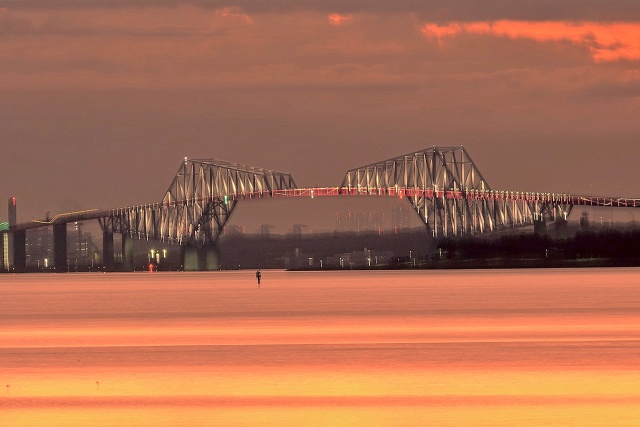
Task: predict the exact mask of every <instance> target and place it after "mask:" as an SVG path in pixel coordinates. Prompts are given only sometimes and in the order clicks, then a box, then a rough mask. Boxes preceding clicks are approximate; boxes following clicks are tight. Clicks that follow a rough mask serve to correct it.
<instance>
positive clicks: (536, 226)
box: [533, 218, 547, 237]
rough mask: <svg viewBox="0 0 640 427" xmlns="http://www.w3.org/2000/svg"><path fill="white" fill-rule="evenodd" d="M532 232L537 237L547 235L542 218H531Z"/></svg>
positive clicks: (545, 225)
mask: <svg viewBox="0 0 640 427" xmlns="http://www.w3.org/2000/svg"><path fill="white" fill-rule="evenodd" d="M533 233H534V234H535V235H536V236H539V237H543V236H546V235H547V224H546V222H545V220H544V218H540V219H534V220H533Z"/></svg>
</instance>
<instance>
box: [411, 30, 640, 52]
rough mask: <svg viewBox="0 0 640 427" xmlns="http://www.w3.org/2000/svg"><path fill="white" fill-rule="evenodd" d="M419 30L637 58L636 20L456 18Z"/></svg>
mask: <svg viewBox="0 0 640 427" xmlns="http://www.w3.org/2000/svg"><path fill="white" fill-rule="evenodd" d="M422 34H424V35H425V36H427V37H434V38H436V39H438V40H439V41H440V42H444V41H446V40H447V39H451V38H454V37H457V36H460V35H464V34H466V35H487V36H494V37H506V38H510V39H529V40H533V41H537V42H541V43H547V42H555V43H570V44H573V45H575V46H578V47H581V48H584V49H587V50H588V51H589V53H590V54H591V56H592V58H593V60H594V61H596V62H603V61H618V60H638V59H640V24H635V23H631V24H630V23H606V24H605V23H596V22H527V21H507V20H500V21H495V22H457V23H449V24H446V25H439V24H432V23H428V24H425V25H424V26H423V27H422Z"/></svg>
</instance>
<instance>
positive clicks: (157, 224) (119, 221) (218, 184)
mask: <svg viewBox="0 0 640 427" xmlns="http://www.w3.org/2000/svg"><path fill="white" fill-rule="evenodd" d="M293 188H296V184H295V181H294V180H293V178H292V176H291V174H288V173H282V172H276V171H272V170H268V169H262V168H256V167H252V166H245V165H240V164H237V163H230V162H224V161H220V160H214V159H197V160H188V159H185V160H184V162H183V163H182V164H181V165H180V167H179V168H178V171H177V172H176V175H175V177H174V179H173V181H172V182H171V185H170V186H169V188H168V189H167V191H166V193H165V195H164V198H163V199H162V202H161V203H156V204H151V205H142V206H133V207H128V208H122V209H117V210H115V211H114V212H113V214H112V215H110V216H109V217H107V218H104V219H102V220H101V225H102V228H103V229H104V230H110V231H113V232H117V233H128V234H130V235H132V236H137V237H139V238H147V239H149V238H152V239H160V240H164V241H170V242H175V243H179V244H182V243H184V242H192V243H207V242H209V243H212V242H215V241H216V240H217V239H218V236H219V235H220V233H221V232H222V230H223V228H224V226H225V224H226V222H227V221H228V219H229V217H230V215H231V213H232V212H233V210H234V208H235V206H236V204H237V203H238V200H239V199H243V198H254V197H263V196H264V197H269V196H272V195H273V193H274V192H277V191H280V190H288V189H293Z"/></svg>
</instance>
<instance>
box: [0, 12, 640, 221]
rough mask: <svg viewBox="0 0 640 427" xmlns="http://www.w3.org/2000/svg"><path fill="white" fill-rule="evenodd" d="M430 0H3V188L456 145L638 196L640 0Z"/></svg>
mask: <svg viewBox="0 0 640 427" xmlns="http://www.w3.org/2000/svg"><path fill="white" fill-rule="evenodd" d="M169 3H171V2H169ZM424 3H425V4H421V3H420V4H416V2H413V1H409V0H399V1H398V2H392V3H390V2H383V1H377V0H372V1H370V2H365V3H363V2H351V1H337V0H328V1H326V2H321V3H306V2H294V1H288V0H281V1H277V2H268V3H264V2H258V1H256V0H237V1H225V2H220V3H219V4H218V3H216V4H218V5H219V7H218V8H216V7H212V6H211V5H210V4H209V2H204V1H199V0H188V1H184V2H180V3H179V4H180V5H179V6H167V4H168V3H167V2H163V1H157V2H156V1H147V2H144V5H143V6H140V5H141V4H142V3H140V2H135V1H134V2H119V1H118V2H106V1H101V0H94V1H88V2H74V1H62V2H45V1H42V0H24V1H21V2H13V1H7V0H0V92H1V93H0V95H2V96H0V117H2V119H0V120H1V121H2V122H1V123H0V124H1V125H2V129H3V132H2V133H3V144H7V146H11V147H12V148H13V149H15V154H14V156H17V158H21V159H27V158H28V159H29V160H28V162H26V161H25V162H26V163H27V164H28V165H29V168H28V169H27V176H26V178H25V177H24V176H22V175H23V174H24V172H25V163H22V162H20V163H16V162H13V161H11V159H9V158H7V157H6V156H5V157H4V158H3V159H0V168H2V170H3V171H4V174H5V176H4V177H3V179H2V180H0V196H2V197H9V196H10V195H16V196H18V198H19V200H21V205H20V206H21V210H20V212H21V213H23V214H25V215H26V218H24V219H30V218H33V217H39V216H42V214H43V213H44V211H46V210H51V211H54V212H55V211H58V210H66V209H76V208H92V207H94V206H103V207H104V206H113V205H115V206H120V205H122V204H129V203H142V202H145V203H146V202H151V201H155V200H156V199H157V198H159V197H160V196H161V194H163V192H164V190H166V186H167V185H168V183H169V182H170V180H171V178H172V175H173V172H174V170H175V168H176V165H177V163H178V162H179V161H180V159H181V158H183V157H184V156H185V155H186V156H189V157H218V158H221V159H225V160H229V161H235V162H239V163H246V164H254V165H257V166H262V167H268V168H273V169H277V170H283V171H287V172H291V173H292V174H293V175H294V177H295V178H296V181H297V182H298V183H299V184H300V185H316V184H318V185H337V184H338V183H339V182H340V181H341V179H342V176H343V174H344V172H345V171H346V170H347V169H351V168H353V167H357V166H359V165H362V164H367V163H371V162H374V161H377V160H380V159H384V158H389V157H393V156H397V155H400V154H404V153H406V152H410V151H414V150H419V149H422V148H425V147H428V146H431V145H445V146H447V145H460V144H462V145H465V147H467V149H468V151H469V152H470V154H471V155H472V156H473V158H474V160H475V161H476V163H477V164H478V167H479V168H480V170H482V171H483V172H484V175H485V177H486V179H487V180H488V181H489V182H490V184H491V185H492V186H493V187H496V188H505V189H513V190H521V191H565V188H566V187H567V185H570V187H571V188H569V190H570V191H571V192H573V193H578V192H586V193H589V192H590V191H592V192H599V193H608V192H610V189H611V188H615V187H616V186H617V187H618V189H619V191H621V192H624V193H625V194H628V195H630V196H640V191H638V190H637V189H636V186H635V185H633V184H632V183H633V182H634V181H635V180H636V179H637V177H636V176H635V172H632V171H635V162H634V161H633V159H634V158H635V156H636V154H637V155H638V156H640V148H637V136H638V135H639V134H640V124H638V123H639V122H638V120H637V111H638V107H639V99H640V69H639V66H638V65H639V63H640V4H638V3H637V2H636V1H630V0H613V1H610V2H606V3H598V4H596V3H597V2H596V3H594V2H592V1H588V0H583V1H579V2H571V5H567V4H565V3H563V2H558V3H557V4H556V2H554V3H553V4H552V6H551V7H550V8H549V7H547V8H546V9H545V8H542V7H541V6H540V3H539V2H534V1H528V0H527V1H525V0H519V1H514V2H508V4H506V3H505V4H503V3H502V2H499V3H487V4H483V5H482V6H483V7H479V6H478V5H477V4H476V2H470V1H466V0H452V1H450V2H442V1H434V2H424ZM603 146H604V147H606V150H602V149H601V148H602V147H603ZM213 147H215V148H213ZM336 148H339V149H340V155H339V156H337V157H336V153H335V150H336ZM596 152H597V153H598V155H595V154H594V153H596ZM123 153H127V155H126V156H125V158H126V160H123V156H122V154H123ZM550 153H552V155H550ZM307 156H308V157H307ZM309 157H310V158H313V159H314V164H313V165H306V164H305V161H306V159H307V158H309ZM505 157H506V158H512V159H519V161H520V163H519V164H515V163H513V162H500V159H501V158H505ZM543 161H544V162H550V163H547V164H548V167H545V170H547V171H548V170H552V171H554V173H553V174H549V173H541V171H540V164H541V162H543ZM64 162H72V163H73V167H71V168H68V169H69V170H70V171H73V172H72V173H68V172H63V171H61V170H60V168H59V167H57V166H56V164H61V163H64ZM123 162H124V164H122V163H123ZM113 164H121V165H122V166H121V167H119V171H120V173H119V174H118V175H116V176H114V175H113V174H112V165H113ZM605 165H606V166H607V167H606V168H604V166H605ZM601 168H604V169H603V170H599V169H601ZM73 174H75V176H74V175H73ZM77 175H80V176H82V177H86V179H84V180H83V183H78V176H77ZM104 176H109V177H110V179H109V181H108V183H107V184H103V187H102V188H100V191H89V190H88V188H87V187H85V185H88V184H85V183H89V182H97V181H99V180H101V179H102V177H104ZM148 177H153V179H148ZM534 178H535V179H534ZM42 182H47V183H50V184H51V185H53V186H54V187H56V188H60V189H69V188H73V187H74V186H77V189H78V193H80V194H82V196H75V194H74V193H75V191H66V190H65V191H63V193H64V194H62V195H60V194H57V192H56V191H48V192H46V194H43V192H42V191H41V190H39V189H38V183H42ZM130 182H136V183H137V185H136V186H135V188H131V189H130V190H127V191H126V192H123V191H120V190H119V188H122V187H127V186H128V185H129V183H130ZM569 182H570V183H571V184H568V183H569ZM559 187H560V188H559ZM614 192H615V190H614ZM3 216H4V215H0V218H1V217H3Z"/></svg>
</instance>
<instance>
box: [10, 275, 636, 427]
mask: <svg viewBox="0 0 640 427" xmlns="http://www.w3.org/2000/svg"><path fill="white" fill-rule="evenodd" d="M0 393H1V394H0V425H1V426H7V427H9V426H20V427H22V426H57V425H59V426H85V425H100V426H111V425H112V426H121V425H133V426H182V425H191V426H193V425H207V426H208V425H212V426H256V425H264V426H271V425H278V426H302V425H304V426H328V425H340V426H345V425H349V426H425V425H434V426H468V425H474V426H513V425H518V426H566V425H576V426H612V425H615V426H622V425H629V426H638V425H640V270H637V269H580V270H572V269H567V270H511V271H504V270H489V271H419V272H282V271H263V276H262V286H261V288H258V287H257V284H256V283H255V276H254V272H252V271H239V272H214V273H135V274H59V275H1V276H0Z"/></svg>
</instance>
